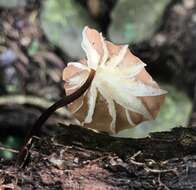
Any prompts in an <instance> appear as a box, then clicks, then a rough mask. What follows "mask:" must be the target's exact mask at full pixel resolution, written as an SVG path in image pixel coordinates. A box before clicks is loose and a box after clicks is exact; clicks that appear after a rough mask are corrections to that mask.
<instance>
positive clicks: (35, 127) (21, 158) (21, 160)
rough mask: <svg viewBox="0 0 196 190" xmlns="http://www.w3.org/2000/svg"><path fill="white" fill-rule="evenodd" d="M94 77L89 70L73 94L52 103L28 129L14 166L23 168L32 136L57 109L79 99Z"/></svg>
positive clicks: (93, 72) (36, 133) (93, 71)
mask: <svg viewBox="0 0 196 190" xmlns="http://www.w3.org/2000/svg"><path fill="white" fill-rule="evenodd" d="M94 76H95V70H93V69H91V71H90V74H89V77H88V79H87V80H86V82H85V83H84V84H83V85H82V86H81V87H80V88H79V89H78V90H77V91H76V92H74V93H73V94H71V95H69V96H65V97H63V98H62V99H60V100H59V101H57V102H56V103H54V104H53V105H52V106H50V107H49V108H48V109H47V110H46V111H45V112H44V113H43V114H42V115H41V116H40V117H39V118H38V119H37V121H36V122H35V124H34V125H33V127H32V128H31V129H30V131H29V132H28V134H27V136H26V138H25V142H24V145H23V146H22V148H21V149H20V151H19V153H18V156H17V160H16V165H17V166H19V167H24V166H25V165H26V162H27V160H26V159H27V158H29V150H30V149H31V146H32V144H33V142H34V140H35V138H34V136H36V135H38V134H39V131H40V129H41V127H42V125H43V124H44V123H45V122H46V121H47V119H48V118H49V117H50V116H51V115H52V113H54V112H55V111H56V110H57V109H59V108H61V107H63V106H66V105H68V104H70V103H71V102H73V101H74V100H76V99H77V98H79V97H80V96H81V95H82V94H84V92H85V91H86V90H87V89H88V88H89V86H90V85H91V82H92V80H93V78H94Z"/></svg>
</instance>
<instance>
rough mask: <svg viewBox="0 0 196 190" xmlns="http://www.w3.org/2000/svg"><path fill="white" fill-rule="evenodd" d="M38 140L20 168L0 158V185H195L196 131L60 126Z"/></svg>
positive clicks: (57, 186)
mask: <svg viewBox="0 0 196 190" xmlns="http://www.w3.org/2000/svg"><path fill="white" fill-rule="evenodd" d="M60 128H61V133H60V135H57V136H56V137H55V138H52V139H51V138H41V140H40V141H39V142H36V144H35V146H34V148H33V149H32V150H31V159H30V161H29V163H28V165H27V166H26V168H25V169H20V168H17V167H15V166H14V161H10V162H8V161H4V160H1V162H0V177H1V180H0V187H1V188H3V187H4V186H12V187H13V189H122V190H123V189H196V179H195V176H196V175H195V174H196V148H195V147H196V130H195V129H194V128H175V129H173V130H172V131H171V132H161V133H154V134H151V135H150V137H148V138H144V139H124V138H115V137H110V136H108V135H107V134H100V133H95V132H93V131H91V130H87V129H84V128H80V127H77V126H71V127H65V126H62V125H61V127H60Z"/></svg>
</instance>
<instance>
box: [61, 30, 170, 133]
mask: <svg viewBox="0 0 196 190" xmlns="http://www.w3.org/2000/svg"><path fill="white" fill-rule="evenodd" d="M88 29H89V28H88V27H85V28H84V30H83V40H82V43H81V46H82V48H83V50H84V51H85V53H86V56H87V61H86V64H83V63H79V62H71V63H68V67H69V66H73V67H75V68H77V69H78V70H80V71H90V69H91V68H92V69H94V70H96V74H95V77H94V79H93V81H92V84H91V86H90V89H89V91H88V94H87V95H88V112H87V115H86V118H85V119H84V122H83V123H84V124H85V123H91V122H92V119H93V114H94V110H95V106H96V100H97V94H98V93H100V94H101V96H102V97H103V98H104V99H105V101H106V103H107V107H108V111H109V114H110V116H111V118H112V121H111V124H110V131H111V132H112V133H115V132H116V108H115V104H116V103H117V104H119V105H120V106H122V107H124V109H125V113H126V117H127V121H128V122H129V124H130V125H131V126H133V125H135V124H134V121H133V120H132V118H131V116H130V114H129V111H132V112H135V113H138V114H141V115H142V116H143V117H144V118H145V119H152V118H153V116H152V114H151V113H150V112H149V110H148V109H147V107H146V105H144V104H143V102H142V100H141V98H140V97H146V96H147V97H150V96H160V95H163V94H165V93H166V91H165V90H162V89H160V88H156V87H153V85H147V84H145V83H144V82H142V81H141V80H139V79H138V78H137V77H136V76H137V75H138V74H139V73H140V72H141V71H142V70H143V69H144V67H145V66H146V64H144V63H143V62H142V61H140V63H137V64H134V63H133V64H131V65H129V67H128V68H127V67H122V66H121V64H122V63H123V60H124V59H125V57H126V55H127V53H128V51H129V49H128V45H124V46H122V47H121V49H120V50H119V52H118V53H117V54H115V55H113V56H110V55H109V50H108V47H107V43H106V41H105V40H104V38H103V37H102V34H101V33H100V34H99V35H100V41H101V43H100V44H101V46H102V55H100V54H99V52H97V50H96V49H95V48H94V47H93V45H92V43H91V42H90V41H89V39H88V36H87V30H88ZM65 69H66V68H65ZM64 75H65V74H64ZM86 77H87V75H86V74H84V72H80V73H78V74H75V75H73V76H71V77H69V78H68V79H64V80H65V81H66V82H68V84H69V85H70V88H71V89H74V88H75V89H77V88H78V87H79V86H81V85H82V84H83V83H84V81H85V79H86Z"/></svg>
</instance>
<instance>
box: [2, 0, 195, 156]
mask: <svg viewBox="0 0 196 190" xmlns="http://www.w3.org/2000/svg"><path fill="white" fill-rule="evenodd" d="M86 25H88V26H91V27H94V28H96V29H97V30H99V31H102V32H103V34H104V36H106V38H107V39H109V40H111V41H112V42H115V43H127V44H130V46H129V47H130V49H131V50H132V52H133V53H134V54H135V55H137V56H138V57H140V58H141V59H142V60H143V61H144V62H145V63H147V65H148V66H147V70H148V71H149V73H150V74H151V75H152V76H153V78H155V80H157V81H159V83H160V85H161V86H162V88H163V89H166V90H168V92H169V93H168V95H167V98H166V101H165V104H164V106H163V107H162V109H161V112H160V114H159V116H158V118H157V119H156V120H155V121H153V122H151V123H144V124H142V125H141V126H139V127H137V128H134V129H131V130H126V131H123V132H121V133H120V134H118V136H122V137H135V138H136V137H144V136H146V135H148V133H149V132H152V131H161V130H170V129H171V128H173V127H177V126H184V127H186V126H187V125H195V124H194V122H195V121H194V117H195V116H194V115H196V114H194V111H196V110H195V104H196V100H195V99H194V96H195V93H194V92H195V84H196V73H195V72H196V52H195V50H196V0H42V1H41V0H0V157H6V158H8V159H12V158H13V156H14V153H13V152H12V151H5V150H4V147H6V148H12V149H18V148H19V147H20V146H21V143H22V141H23V140H24V136H25V134H26V133H27V131H28V129H29V128H30V127H31V126H32V125H33V123H34V122H35V120H36V119H37V117H38V116H39V115H40V114H41V113H42V112H43V111H44V110H45V109H46V108H47V107H49V106H50V105H51V104H52V103H54V102H55V101H57V100H59V99H60V98H61V97H62V96H64V90H63V81H62V78H61V77H62V76H61V75H62V70H63V68H64V67H65V66H66V63H67V62H68V61H70V60H72V61H74V60H78V58H81V57H84V56H85V54H84V52H83V51H82V49H81V46H80V43H81V32H82V30H83V27H84V26H86ZM194 102H195V103H194ZM190 118H191V119H190ZM65 120H66V118H65V110H64V109H61V110H60V111H58V112H57V113H56V114H54V115H53V116H52V117H51V118H50V119H49V120H48V122H47V124H46V126H45V127H44V128H43V131H44V133H47V134H49V135H50V134H53V131H54V130H56V129H54V126H55V125H56V123H58V122H60V121H65ZM188 122H189V124H188ZM52 126H53V127H52ZM57 128H58V127H57Z"/></svg>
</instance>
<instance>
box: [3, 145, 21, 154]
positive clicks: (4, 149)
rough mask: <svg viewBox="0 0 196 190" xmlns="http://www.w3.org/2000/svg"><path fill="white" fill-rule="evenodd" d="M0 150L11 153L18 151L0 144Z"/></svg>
mask: <svg viewBox="0 0 196 190" xmlns="http://www.w3.org/2000/svg"><path fill="white" fill-rule="evenodd" d="M0 150H3V151H8V152H12V153H18V152H19V151H18V150H14V149H12V148H6V147H2V146H0Z"/></svg>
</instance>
